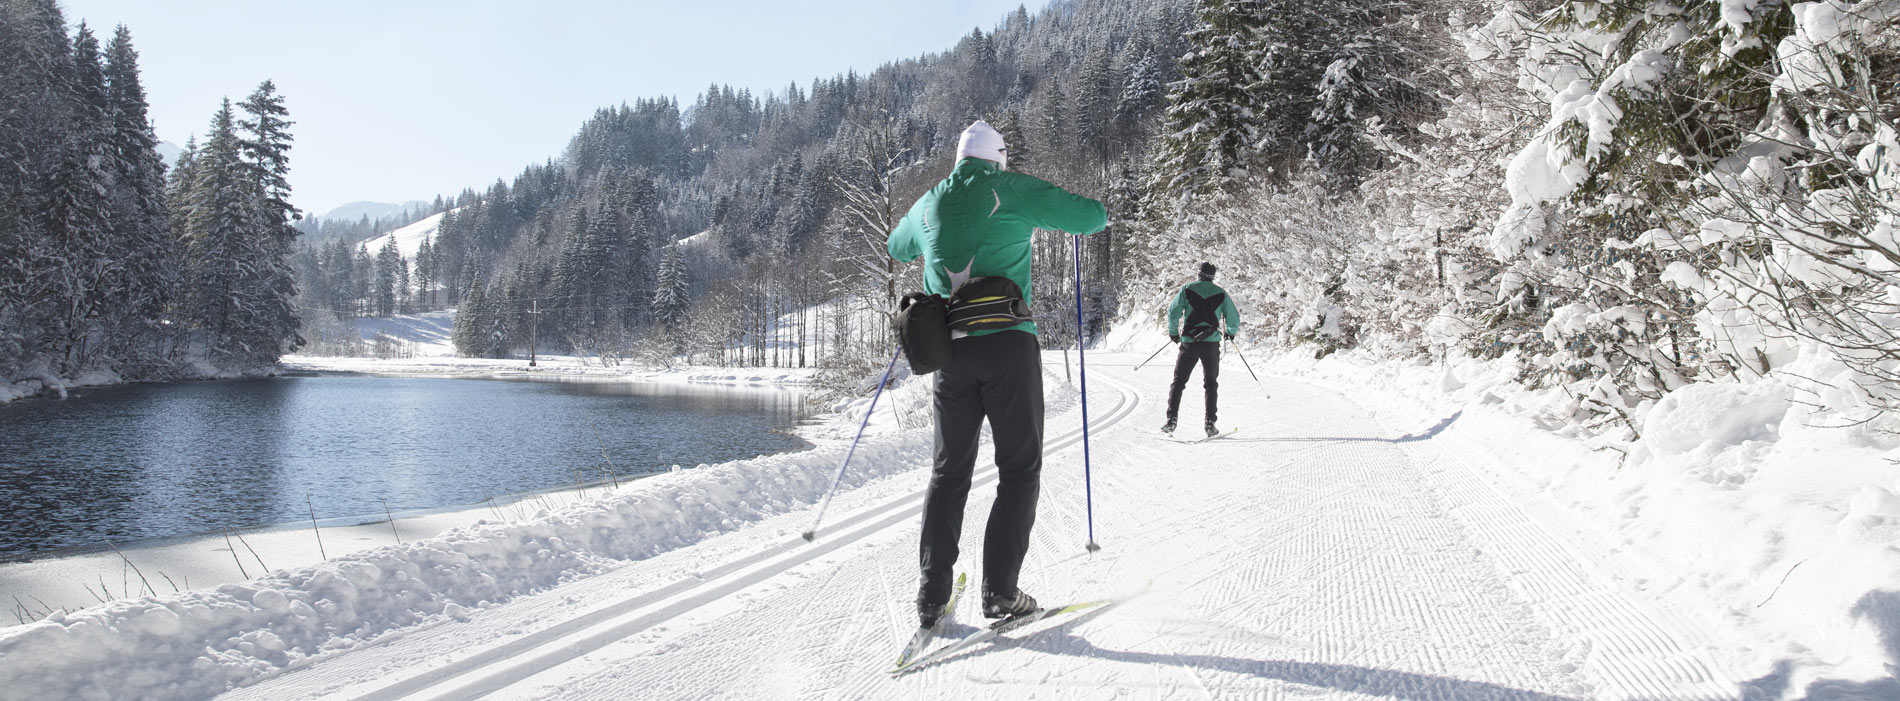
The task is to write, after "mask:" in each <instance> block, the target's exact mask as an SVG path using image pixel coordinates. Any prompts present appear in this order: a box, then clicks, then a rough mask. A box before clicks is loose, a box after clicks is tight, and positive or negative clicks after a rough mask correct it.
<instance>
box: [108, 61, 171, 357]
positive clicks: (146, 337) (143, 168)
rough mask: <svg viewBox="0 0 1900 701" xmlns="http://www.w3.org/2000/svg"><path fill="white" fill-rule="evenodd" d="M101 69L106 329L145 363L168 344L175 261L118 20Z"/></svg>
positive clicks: (139, 89)
mask: <svg viewBox="0 0 1900 701" xmlns="http://www.w3.org/2000/svg"><path fill="white" fill-rule="evenodd" d="M105 73H106V84H107V89H108V97H109V99H110V104H111V118H112V150H113V152H114V153H115V155H116V157H117V158H116V162H117V164H118V166H119V171H118V172H117V173H115V174H114V175H115V179H114V185H115V187H114V189H113V194H112V211H113V215H112V217H113V231H114V239H115V241H116V246H117V247H118V248H119V249H121V251H122V254H121V259H120V260H121V263H120V270H121V276H120V278H119V280H118V285H117V288H116V290H117V291H116V292H115V293H114V296H115V298H116V299H117V300H118V302H117V303H115V304H114V314H115V315H116V316H117V317H119V318H118V319H117V320H116V323H115V324H114V326H115V327H116V328H117V329H118V334H119V337H120V345H122V346H123V347H124V351H123V355H122V357H124V358H126V359H127V361H128V362H137V363H139V364H144V365H152V364H155V363H160V362H162V360H163V358H162V357H160V356H161V355H162V353H164V351H165V349H166V347H167V346H169V344H168V343H166V342H165V341H166V340H167V339H166V338H165V337H166V336H168V335H170V332H169V331H168V330H167V329H168V328H169V327H168V326H166V325H164V324H163V323H162V322H163V320H164V319H163V317H164V315H165V314H166V313H167V311H168V308H169V307H170V306H171V304H172V302H173V298H174V296H175V295H176V294H177V285H178V271H177V267H178V264H179V260H178V255H177V249H176V247H175V245H174V239H173V238H172V234H171V219H170V212H169V210H168V209H167V207H166V192H165V189H166V183H165V163H164V160H163V159H162V158H161V157H160V156H159V155H158V150H157V143H158V139H157V137H156V136H155V135H154V134H153V133H152V124H151V120H150V119H149V118H148V117H147V109H146V102H145V88H144V86H143V85H142V84H141V83H140V81H139V69H138V52H137V51H136V50H134V49H133V48H132V35H131V32H130V31H128V30H127V29H126V28H125V26H124V25H120V26H119V27H118V28H117V29H116V30H114V32H113V34H112V41H111V43H110V44H108V45H107V47H106V55H105ZM154 370H155V371H156V369H154Z"/></svg>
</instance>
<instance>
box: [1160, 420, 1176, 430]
mask: <svg viewBox="0 0 1900 701" xmlns="http://www.w3.org/2000/svg"><path fill="white" fill-rule="evenodd" d="M1161 432H1162V433H1174V419H1168V422H1167V423H1165V424H1161Z"/></svg>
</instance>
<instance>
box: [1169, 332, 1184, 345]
mask: <svg viewBox="0 0 1900 701" xmlns="http://www.w3.org/2000/svg"><path fill="white" fill-rule="evenodd" d="M1168 340H1170V341H1173V342H1175V343H1180V342H1181V335H1180V334H1168Z"/></svg>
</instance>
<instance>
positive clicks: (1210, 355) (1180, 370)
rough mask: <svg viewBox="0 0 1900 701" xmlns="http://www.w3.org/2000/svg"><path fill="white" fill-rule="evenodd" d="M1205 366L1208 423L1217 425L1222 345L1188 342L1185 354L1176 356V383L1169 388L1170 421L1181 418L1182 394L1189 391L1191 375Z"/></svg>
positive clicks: (1183, 348) (1204, 380) (1202, 380)
mask: <svg viewBox="0 0 1900 701" xmlns="http://www.w3.org/2000/svg"><path fill="white" fill-rule="evenodd" d="M1197 364H1198V365H1200V366H1201V386H1202V387H1204V388H1206V389H1207V422H1208V423H1213V422H1214V415H1215V410H1214V403H1215V399H1216V398H1217V397H1219V395H1220V344H1219V343H1213V342H1207V341H1186V342H1183V343H1182V344H1181V354H1180V355H1177V356H1175V357H1174V384H1172V385H1169V386H1168V420H1169V421H1173V420H1175V418H1176V417H1179V416H1180V415H1181V392H1182V391H1183V390H1186V389H1187V381H1188V375H1190V374H1193V373H1194V366H1195V365H1197Z"/></svg>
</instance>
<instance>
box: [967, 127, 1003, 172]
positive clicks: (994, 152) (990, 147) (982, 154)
mask: <svg viewBox="0 0 1900 701" xmlns="http://www.w3.org/2000/svg"><path fill="white" fill-rule="evenodd" d="M970 156H975V157H977V158H981V159H983V160H986V161H992V162H994V163H995V164H996V167H998V168H1008V167H1009V149H1007V148H1005V147H1004V146H1003V135H1002V133H1000V132H998V131H996V129H995V128H993V127H991V126H990V125H989V122H985V121H983V120H981V119H979V120H976V122H975V123H973V124H971V125H970V128H968V129H964V130H963V136H962V137H961V138H959V139H957V160H959V161H961V160H963V159H965V158H968V157H970Z"/></svg>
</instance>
